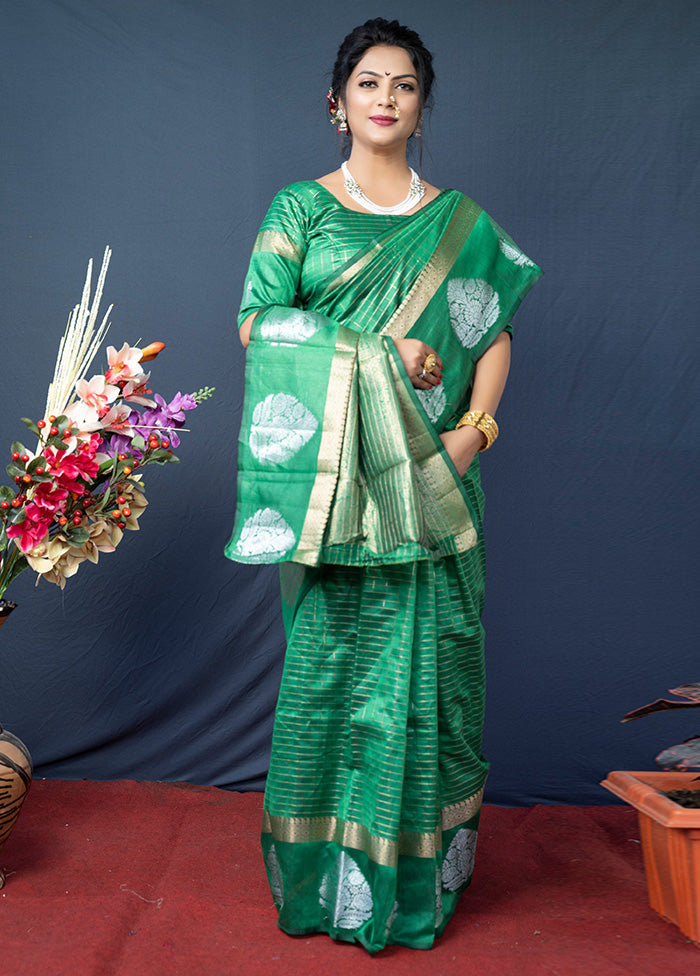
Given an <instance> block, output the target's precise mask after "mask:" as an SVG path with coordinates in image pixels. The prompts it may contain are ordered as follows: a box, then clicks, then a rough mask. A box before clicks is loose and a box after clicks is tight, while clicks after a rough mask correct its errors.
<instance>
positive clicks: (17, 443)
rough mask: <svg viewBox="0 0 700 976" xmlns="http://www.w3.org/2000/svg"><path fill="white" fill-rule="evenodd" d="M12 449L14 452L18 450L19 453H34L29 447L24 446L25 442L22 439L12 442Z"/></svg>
mask: <svg viewBox="0 0 700 976" xmlns="http://www.w3.org/2000/svg"><path fill="white" fill-rule="evenodd" d="M10 450H11V451H12V452H13V453H14V451H17V453H18V454H31V453H32V452H31V451H28V450H27V448H26V447H25V446H24V444H23V443H22V442H21V441H13V442H12V445H11V446H10Z"/></svg>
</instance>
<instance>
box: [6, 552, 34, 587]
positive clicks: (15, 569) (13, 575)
mask: <svg viewBox="0 0 700 976" xmlns="http://www.w3.org/2000/svg"><path fill="white" fill-rule="evenodd" d="M28 567H29V563H28V562H27V560H26V559H25V557H24V556H20V558H19V559H17V560H16V561H15V563H14V564H13V566H12V569H11V570H10V574H9V576H8V577H7V585H8V586H9V585H10V583H11V582H12V580H14V579H17V577H18V576H19V574H20V573H23V572H24V571H25V569H27V568H28Z"/></svg>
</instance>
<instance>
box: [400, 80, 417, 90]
mask: <svg viewBox="0 0 700 976" xmlns="http://www.w3.org/2000/svg"><path fill="white" fill-rule="evenodd" d="M396 87H397V88H403V89H404V91H414V87H413V85H412V84H411V82H410V81H403V82H402V83H401V84H400V85H397V86H396Z"/></svg>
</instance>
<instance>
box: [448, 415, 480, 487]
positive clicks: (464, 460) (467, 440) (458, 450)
mask: <svg viewBox="0 0 700 976" xmlns="http://www.w3.org/2000/svg"><path fill="white" fill-rule="evenodd" d="M440 440H441V441H442V443H443V446H444V448H445V450H446V451H447V453H448V454H449V455H450V459H451V461H452V463H453V464H454V466H455V467H456V468H457V474H458V475H459V476H460V478H461V477H462V475H463V474H464V473H465V471H466V470H467V468H468V467H469V465H470V464H471V463H472V461H473V460H474V458H475V457H476V454H477V451H478V450H479V448H481V447H483V446H484V444H485V443H486V437H485V435H484V434H482V433H481V431H480V430H477V429H476V427H468V426H465V427H460V428H459V430H446V431H445V432H444V433H442V434H440Z"/></svg>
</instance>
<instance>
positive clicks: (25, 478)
mask: <svg viewBox="0 0 700 976" xmlns="http://www.w3.org/2000/svg"><path fill="white" fill-rule="evenodd" d="M22 481H23V482H24V483H25V485H31V483H32V476H31V475H30V474H23V475H22Z"/></svg>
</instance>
